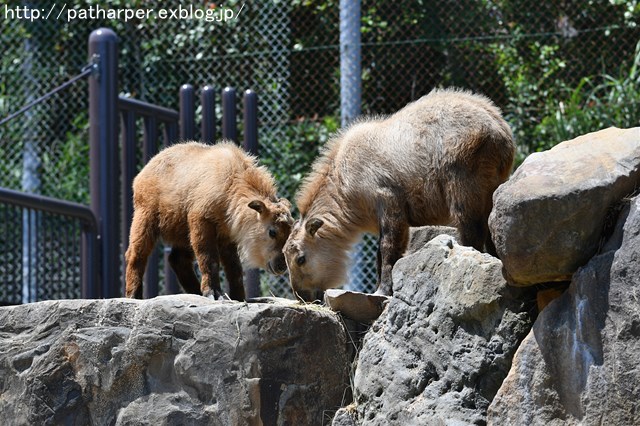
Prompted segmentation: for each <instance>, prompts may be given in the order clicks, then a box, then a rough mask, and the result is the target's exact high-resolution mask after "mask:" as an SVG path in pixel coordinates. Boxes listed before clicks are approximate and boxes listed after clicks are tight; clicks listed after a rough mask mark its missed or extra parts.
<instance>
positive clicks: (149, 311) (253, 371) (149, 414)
mask: <svg viewBox="0 0 640 426" xmlns="http://www.w3.org/2000/svg"><path fill="white" fill-rule="evenodd" d="M349 363H350V359H349V352H348V346H347V335H346V331H345V329H344V327H343V326H342V325H341V323H340V320H339V319H338V317H337V315H336V314H334V313H332V312H330V311H329V310H327V309H324V308H320V307H317V306H311V307H303V306H299V305H297V304H296V305H293V304H291V303H284V302H283V303H276V304H265V303H260V304H245V303H237V302H214V301H211V300H209V299H206V298H203V297H199V296H191V295H181V296H166V297H159V298H156V299H152V300H148V301H138V300H128V299H115V300H91V301H89V300H75V301H53V302H41V303H34V304H28V305H23V306H16V307H5V308H0V413H2V415H3V418H2V421H1V422H2V424H5V425H11V424H42V425H45V424H96V425H100V424H120V425H140V424H147V425H163V424H164V425H176V424H181V425H182V424H199V425H200V424H203V425H260V424H265V425H275V424H279V425H315V424H318V425H319V424H322V423H323V421H324V422H325V423H328V422H329V421H330V418H331V416H330V415H328V413H330V412H332V410H336V409H337V408H338V407H339V406H341V405H344V404H345V402H348V401H345V400H344V398H345V395H346V397H347V398H348V392H345V389H347V388H348V387H349V376H348V373H349Z"/></svg>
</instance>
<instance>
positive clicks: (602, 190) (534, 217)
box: [489, 128, 640, 285]
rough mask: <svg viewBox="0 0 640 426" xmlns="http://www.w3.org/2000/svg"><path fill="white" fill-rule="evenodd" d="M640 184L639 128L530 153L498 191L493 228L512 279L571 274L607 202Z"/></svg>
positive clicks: (597, 232) (593, 243)
mask: <svg viewBox="0 0 640 426" xmlns="http://www.w3.org/2000/svg"><path fill="white" fill-rule="evenodd" d="M639 185H640V128H633V129H627V130H623V129H616V128H609V129H606V130H602V131H599V132H595V133H590V134H587V135H584V136H580V137H578V138H576V139H573V140H570V141H567V142H563V143H561V144H559V145H557V146H555V147H553V148H552V149H550V150H548V151H545V152H540V153H535V154H532V155H530V156H529V157H527V159H526V160H525V161H524V163H522V165H521V166H520V167H519V168H518V170H516V172H515V173H514V174H513V176H512V177H511V179H509V181H507V182H506V183H504V184H503V185H501V186H500V187H499V188H498V189H497V190H496V192H495V194H494V198H493V201H494V207H493V211H492V212H491V216H490V217H489V227H490V229H491V234H492V236H493V240H494V243H495V245H496V250H497V252H498V256H499V257H500V258H501V259H502V261H503V263H504V267H505V271H506V272H507V275H508V278H509V280H510V281H511V282H512V284H515V285H531V284H536V283H543V282H549V281H565V280H566V281H568V280H570V279H571V276H572V275H573V273H574V272H575V271H576V270H577V269H578V267H580V266H582V265H584V264H586V263H587V262H588V261H589V259H590V258H591V257H592V256H593V255H594V254H595V253H596V251H597V250H598V247H599V245H600V244H601V236H602V230H603V227H604V226H605V224H606V219H607V213H608V211H609V209H610V208H611V207H612V206H613V205H615V204H616V203H617V202H619V201H620V200H621V199H623V198H624V197H625V196H627V195H629V194H630V193H631V192H633V191H634V189H635V188H637V187H638V186H639Z"/></svg>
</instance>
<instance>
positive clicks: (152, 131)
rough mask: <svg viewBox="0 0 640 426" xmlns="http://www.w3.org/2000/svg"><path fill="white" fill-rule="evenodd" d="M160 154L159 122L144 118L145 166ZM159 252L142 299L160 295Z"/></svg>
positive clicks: (155, 253) (149, 265)
mask: <svg viewBox="0 0 640 426" xmlns="http://www.w3.org/2000/svg"><path fill="white" fill-rule="evenodd" d="M157 153H158V122H157V120H156V117H155V116H150V117H145V118H144V137H143V139H142V156H143V161H144V164H147V163H148V162H149V160H151V158H153V156H154V155H156V154H157ZM158 262H159V258H158V250H157V246H154V248H153V251H152V252H151V255H150V256H149V259H148V260H147V269H146V272H145V274H144V279H143V281H144V284H143V288H142V297H143V298H145V299H151V298H152V297H156V296H157V295H158V280H159V276H158Z"/></svg>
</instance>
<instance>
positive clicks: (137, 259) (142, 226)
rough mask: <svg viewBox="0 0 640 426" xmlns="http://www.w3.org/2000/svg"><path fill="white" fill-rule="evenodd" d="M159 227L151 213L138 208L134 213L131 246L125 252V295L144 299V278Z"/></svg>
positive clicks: (130, 237)
mask: <svg viewBox="0 0 640 426" xmlns="http://www.w3.org/2000/svg"><path fill="white" fill-rule="evenodd" d="M157 234H158V231H157V228H156V225H155V223H153V219H151V215H150V214H148V213H147V212H146V211H144V210H138V211H136V212H135V213H134V215H133V221H132V223H131V231H130V233H129V247H128V248H127V252H126V253H125V260H126V264H127V266H126V271H125V281H126V289H125V295H126V296H127V297H129V298H136V299H142V279H143V277H144V270H145V269H146V266H147V259H148V258H149V255H150V254H151V252H152V251H153V248H154V247H155V244H156V240H157Z"/></svg>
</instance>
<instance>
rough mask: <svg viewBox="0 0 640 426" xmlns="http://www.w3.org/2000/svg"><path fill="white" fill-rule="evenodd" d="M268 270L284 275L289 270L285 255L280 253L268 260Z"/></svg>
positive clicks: (274, 273)
mask: <svg viewBox="0 0 640 426" xmlns="http://www.w3.org/2000/svg"><path fill="white" fill-rule="evenodd" d="M267 270H268V271H269V272H270V273H272V274H273V275H282V274H284V273H285V272H286V270H287V262H285V260H284V255H283V254H280V255H278V256H276V257H274V258H273V259H271V260H269V261H268V262H267Z"/></svg>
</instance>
